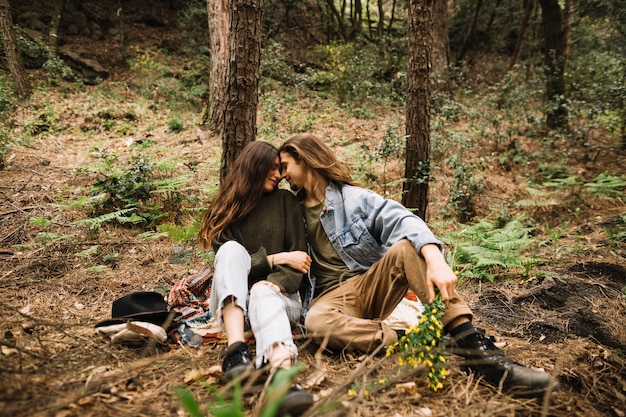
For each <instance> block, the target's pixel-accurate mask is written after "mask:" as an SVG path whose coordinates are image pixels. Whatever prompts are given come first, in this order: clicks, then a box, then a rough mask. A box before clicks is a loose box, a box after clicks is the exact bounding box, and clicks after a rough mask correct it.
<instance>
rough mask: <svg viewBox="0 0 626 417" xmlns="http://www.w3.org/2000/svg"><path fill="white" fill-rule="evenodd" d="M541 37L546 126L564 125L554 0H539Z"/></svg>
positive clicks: (558, 15)
mask: <svg viewBox="0 0 626 417" xmlns="http://www.w3.org/2000/svg"><path fill="white" fill-rule="evenodd" d="M539 4H540V5H541V13H542V19H541V27H542V30H543V39H544V50H543V54H544V65H545V74H546V97H547V100H548V101H549V105H548V110H547V111H546V126H547V127H548V128H550V129H567V125H568V122H567V117H568V111H567V106H566V98H565V55H564V54H565V39H566V36H565V26H564V22H563V14H562V12H561V7H560V6H559V1H558V0H539Z"/></svg>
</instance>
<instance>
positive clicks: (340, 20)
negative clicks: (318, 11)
mask: <svg viewBox="0 0 626 417" xmlns="http://www.w3.org/2000/svg"><path fill="white" fill-rule="evenodd" d="M326 5H327V6H328V8H329V9H330V11H331V13H332V15H333V16H335V19H336V20H337V26H338V30H337V31H338V34H339V36H340V37H341V39H342V40H344V41H345V40H346V39H347V37H348V33H347V30H346V26H345V25H344V23H343V16H342V13H340V12H339V10H337V7H336V6H335V2H334V1H333V0H326Z"/></svg>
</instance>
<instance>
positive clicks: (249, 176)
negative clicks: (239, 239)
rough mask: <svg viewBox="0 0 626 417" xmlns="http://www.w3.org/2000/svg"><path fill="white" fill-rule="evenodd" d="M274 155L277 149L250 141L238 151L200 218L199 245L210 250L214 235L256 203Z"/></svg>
mask: <svg viewBox="0 0 626 417" xmlns="http://www.w3.org/2000/svg"><path fill="white" fill-rule="evenodd" d="M277 156H278V149H276V148H275V147H274V146H273V145H270V144H269V143H266V142H257V141H253V142H250V143H249V144H248V145H246V147H245V148H244V149H243V151H241V154H239V156H238V157H237V159H236V160H235V162H234V163H233V166H232V167H231V169H230V171H229V173H228V175H227V176H226V178H225V179H224V181H223V183H222V184H221V185H220V189H219V191H218V192H217V194H216V195H215V198H213V202H211V205H210V206H209V209H208V210H207V211H206V213H205V214H204V217H203V218H202V225H201V226H200V231H199V232H198V244H199V245H200V247H201V248H203V249H210V248H211V242H212V241H213V239H214V238H215V237H217V236H219V235H220V233H222V232H223V231H224V229H226V228H227V227H228V226H229V225H230V224H232V223H234V222H236V221H237V220H240V219H242V218H244V217H246V216H247V215H248V214H250V212H251V211H252V210H253V209H254V208H255V207H256V206H257V204H258V203H259V201H260V200H261V198H262V197H263V194H264V191H263V184H264V182H265V179H266V178H267V174H268V172H269V171H270V169H272V168H273V167H274V163H275V162H276V157H277Z"/></svg>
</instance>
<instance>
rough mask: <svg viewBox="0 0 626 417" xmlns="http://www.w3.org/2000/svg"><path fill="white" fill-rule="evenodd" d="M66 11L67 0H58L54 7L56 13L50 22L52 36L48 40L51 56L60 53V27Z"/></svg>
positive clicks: (50, 34) (53, 56)
mask: <svg viewBox="0 0 626 417" xmlns="http://www.w3.org/2000/svg"><path fill="white" fill-rule="evenodd" d="M64 11H65V0H57V1H56V6H55V8H54V14H53V15H52V21H51V22H50V32H49V36H50V38H49V40H48V44H49V48H50V58H55V57H56V56H57V55H58V53H59V27H60V26H61V20H62V17H63V12H64Z"/></svg>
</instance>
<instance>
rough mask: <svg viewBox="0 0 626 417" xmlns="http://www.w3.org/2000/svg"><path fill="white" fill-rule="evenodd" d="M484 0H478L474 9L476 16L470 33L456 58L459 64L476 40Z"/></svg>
mask: <svg viewBox="0 0 626 417" xmlns="http://www.w3.org/2000/svg"><path fill="white" fill-rule="evenodd" d="M482 5H483V0H476V9H475V10H474V18H473V19H472V23H471V25H470V30H469V33H468V34H467V37H466V38H465V41H464V42H463V46H462V47H461V50H460V51H459V56H458V58H457V59H456V62H457V64H460V63H461V62H462V61H463V60H464V59H465V55H466V54H467V51H468V50H469V48H470V45H471V44H472V43H473V42H474V36H476V27H477V26H478V16H479V15H480V9H481V8H482Z"/></svg>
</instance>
